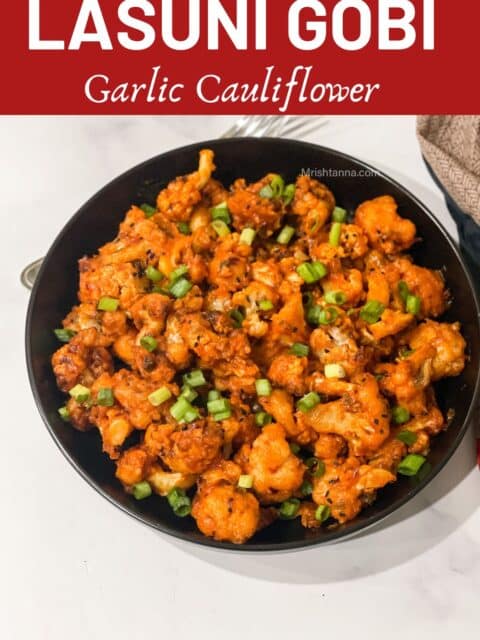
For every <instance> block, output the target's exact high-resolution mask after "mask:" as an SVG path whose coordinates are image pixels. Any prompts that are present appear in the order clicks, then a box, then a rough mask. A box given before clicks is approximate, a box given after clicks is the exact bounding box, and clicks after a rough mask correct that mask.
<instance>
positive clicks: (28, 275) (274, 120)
mask: <svg viewBox="0 0 480 640" xmlns="http://www.w3.org/2000/svg"><path fill="white" fill-rule="evenodd" d="M327 122H328V120H327V118H323V117H320V116H318V117H312V116H242V117H241V118H239V119H238V120H237V122H235V124H234V125H233V126H232V127H230V129H228V130H227V131H225V133H223V135H221V136H220V138H244V137H247V136H251V137H253V138H262V137H267V136H269V137H272V138H279V137H280V136H282V137H289V136H293V135H295V136H296V137H303V136H306V135H308V134H309V133H313V131H315V130H316V129H319V128H320V127H324V126H325V125H326V124H327ZM42 262H43V258H40V259H39V260H35V262H32V263H31V264H29V265H28V266H26V267H25V269H24V270H23V271H22V273H21V275H20V280H21V282H22V284H23V285H24V286H25V287H26V288H27V289H32V287H33V285H34V283H35V279H36V277H37V275H38V272H39V271H40V267H41V266H42Z"/></svg>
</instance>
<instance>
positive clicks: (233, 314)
mask: <svg viewBox="0 0 480 640" xmlns="http://www.w3.org/2000/svg"><path fill="white" fill-rule="evenodd" d="M229 315H230V318H231V319H232V320H233V323H234V325H235V327H236V328H237V329H240V327H241V326H242V324H243V321H244V320H245V315H244V314H243V313H242V312H241V311H240V309H232V311H230V314H229Z"/></svg>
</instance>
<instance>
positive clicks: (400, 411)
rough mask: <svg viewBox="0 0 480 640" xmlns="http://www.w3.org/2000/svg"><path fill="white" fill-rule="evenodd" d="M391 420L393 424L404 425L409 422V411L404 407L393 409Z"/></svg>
mask: <svg viewBox="0 0 480 640" xmlns="http://www.w3.org/2000/svg"><path fill="white" fill-rule="evenodd" d="M392 418H393V421H394V423H395V424H405V423H406V422H408V421H409V420H410V411H409V410H408V409H405V407H393V409H392Z"/></svg>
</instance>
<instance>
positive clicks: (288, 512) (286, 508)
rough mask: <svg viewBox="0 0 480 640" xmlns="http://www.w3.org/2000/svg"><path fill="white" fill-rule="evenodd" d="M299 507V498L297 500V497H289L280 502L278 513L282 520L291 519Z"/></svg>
mask: <svg viewBox="0 0 480 640" xmlns="http://www.w3.org/2000/svg"><path fill="white" fill-rule="evenodd" d="M299 508H300V500H298V499H297V498H290V500H285V502H282V504H281V505H280V509H279V510H278V513H279V515H280V517H281V518H283V519H284V520H291V519H292V518H295V517H296V515H297V513H298V510H299Z"/></svg>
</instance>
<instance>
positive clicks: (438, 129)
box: [417, 116, 480, 224]
mask: <svg viewBox="0 0 480 640" xmlns="http://www.w3.org/2000/svg"><path fill="white" fill-rule="evenodd" d="M417 135H418V139H419V141H420V146H421V148H422V152H423V155H424V156H425V159H426V160H427V162H428V163H429V165H430V166H431V167H432V169H433V171H434V172H435V174H436V175H437V177H438V179H439V180H440V182H441V183H442V184H443V186H444V187H445V189H446V190H447V192H448V193H449V194H450V196H451V197H452V198H453V199H454V200H455V202H456V203H457V205H458V206H459V207H460V208H461V209H462V210H463V211H464V212H465V213H469V214H470V215H471V216H472V217H473V218H474V219H475V220H476V222H478V223H479V224H480V116H419V117H418V119H417Z"/></svg>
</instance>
